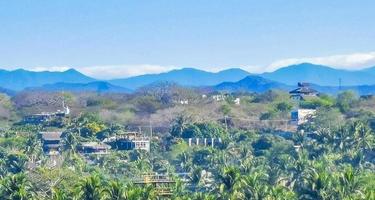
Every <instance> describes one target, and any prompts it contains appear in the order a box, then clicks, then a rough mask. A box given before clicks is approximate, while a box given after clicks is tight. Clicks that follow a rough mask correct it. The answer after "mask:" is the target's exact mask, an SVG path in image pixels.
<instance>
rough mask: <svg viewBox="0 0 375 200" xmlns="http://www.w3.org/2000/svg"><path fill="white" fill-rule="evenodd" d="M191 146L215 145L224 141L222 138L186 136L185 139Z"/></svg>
mask: <svg viewBox="0 0 375 200" xmlns="http://www.w3.org/2000/svg"><path fill="white" fill-rule="evenodd" d="M184 140H185V141H186V142H187V143H188V145H189V147H191V146H204V147H207V146H211V147H215V146H218V145H220V144H221V143H222V140H221V138H185V139H184Z"/></svg>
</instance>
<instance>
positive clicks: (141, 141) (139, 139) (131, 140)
mask: <svg viewBox="0 0 375 200" xmlns="http://www.w3.org/2000/svg"><path fill="white" fill-rule="evenodd" d="M103 142H105V143H108V144H110V145H111V146H112V147H114V148H116V149H118V150H133V149H139V150H145V151H150V137H146V136H142V135H140V134H139V133H138V132H125V133H122V134H117V135H116V136H114V137H111V138H106V139H104V140H103Z"/></svg>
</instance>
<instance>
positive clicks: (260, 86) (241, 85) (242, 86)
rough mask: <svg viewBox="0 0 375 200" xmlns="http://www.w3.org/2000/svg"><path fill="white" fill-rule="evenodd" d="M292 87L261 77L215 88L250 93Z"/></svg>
mask: <svg viewBox="0 0 375 200" xmlns="http://www.w3.org/2000/svg"><path fill="white" fill-rule="evenodd" d="M291 88H292V87H291V86H287V85H285V84H282V83H278V82H275V81H271V80H267V79H265V78H262V77H260V76H247V77H246V78H244V79H242V80H240V81H237V82H224V83H221V84H219V85H216V86H214V89H215V90H220V91H229V92H236V91H248V92H265V91H267V90H270V89H282V90H289V89H291Z"/></svg>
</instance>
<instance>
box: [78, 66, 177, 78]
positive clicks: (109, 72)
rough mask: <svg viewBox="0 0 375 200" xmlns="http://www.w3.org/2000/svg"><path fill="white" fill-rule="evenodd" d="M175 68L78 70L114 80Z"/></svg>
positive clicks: (112, 67)
mask: <svg viewBox="0 0 375 200" xmlns="http://www.w3.org/2000/svg"><path fill="white" fill-rule="evenodd" d="M175 68H176V67H174V66H162V65H107V66H87V67H78V68H77V70H78V71H80V72H82V73H84V74H86V75H88V76H91V77H95V78H98V79H113V78H124V77H129V76H136V75H142V74H153V73H161V72H166V71H170V70H172V69H175Z"/></svg>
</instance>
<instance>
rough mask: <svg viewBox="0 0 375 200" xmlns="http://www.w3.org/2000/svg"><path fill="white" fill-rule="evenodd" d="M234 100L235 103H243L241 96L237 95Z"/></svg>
mask: <svg viewBox="0 0 375 200" xmlns="http://www.w3.org/2000/svg"><path fill="white" fill-rule="evenodd" d="M233 102H234V104H236V105H240V104H241V99H240V98H239V97H237V98H235V99H234V100H233Z"/></svg>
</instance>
